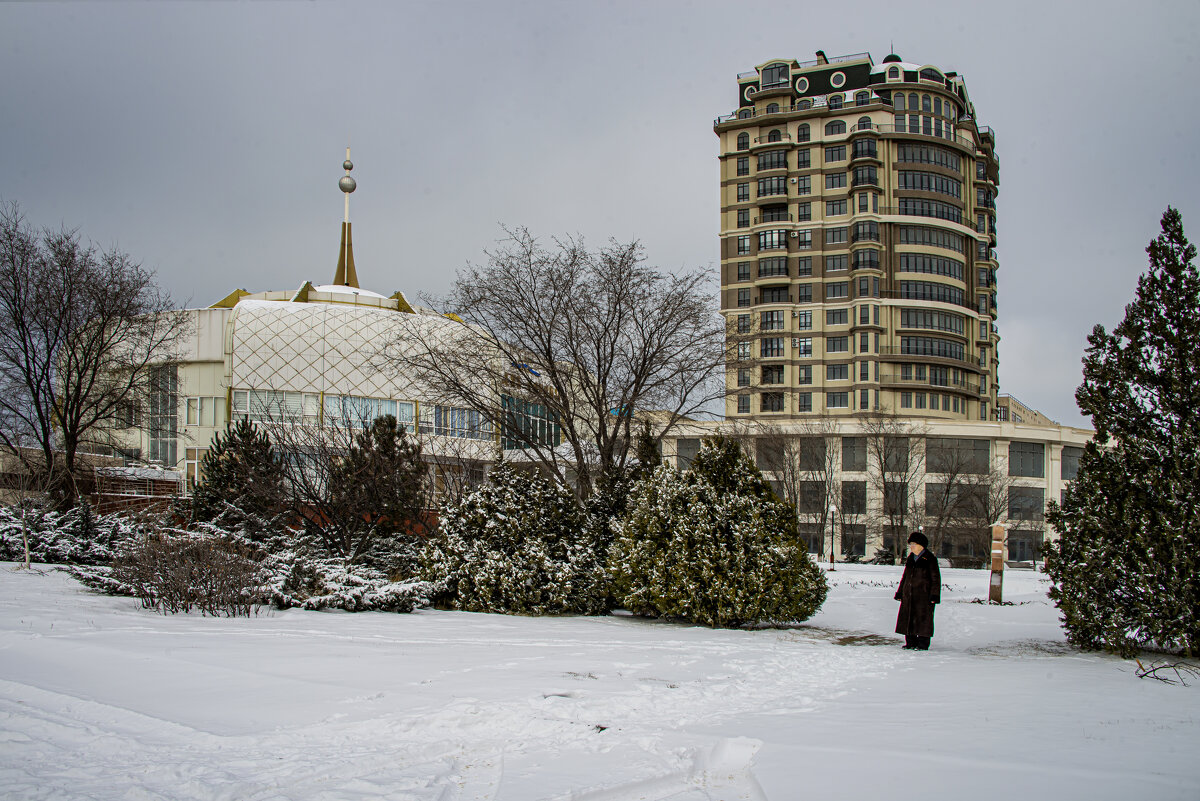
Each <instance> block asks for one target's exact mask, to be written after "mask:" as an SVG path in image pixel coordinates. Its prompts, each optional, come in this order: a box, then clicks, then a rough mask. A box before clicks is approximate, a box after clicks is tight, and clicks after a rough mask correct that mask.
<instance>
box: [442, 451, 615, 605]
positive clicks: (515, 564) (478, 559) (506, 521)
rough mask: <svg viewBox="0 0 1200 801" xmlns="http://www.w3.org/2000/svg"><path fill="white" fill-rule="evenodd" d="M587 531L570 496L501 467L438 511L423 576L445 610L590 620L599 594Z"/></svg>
mask: <svg viewBox="0 0 1200 801" xmlns="http://www.w3.org/2000/svg"><path fill="white" fill-rule="evenodd" d="M593 532H594V529H593V527H591V526H588V525H585V520H584V515H583V514H582V513H581V512H580V509H579V505H578V504H577V503H576V501H575V497H574V495H573V494H572V492H571V491H570V490H568V489H567V488H566V487H563V486H562V485H561V484H558V483H557V482H554V481H551V480H549V479H547V478H545V477H543V476H540V475H537V474H530V473H522V472H518V471H517V470H514V469H513V468H512V467H511V466H510V465H508V464H507V463H504V462H501V463H500V464H499V465H497V466H496V467H495V468H494V469H493V470H492V471H491V473H490V474H489V475H488V481H487V484H485V485H484V486H482V487H480V488H479V489H477V490H476V491H475V492H473V493H471V494H470V495H468V496H467V497H466V499H464V500H463V502H462V503H460V504H457V505H455V506H452V507H450V508H447V509H446V510H444V513H443V515H442V520H441V524H440V526H439V529H438V533H437V536H435V537H434V538H432V539H431V540H430V542H429V543H427V545H426V548H425V551H424V553H423V555H422V561H423V564H424V577H425V578H426V579H427V580H429V581H433V582H435V583H437V584H438V585H439V586H440V587H441V592H440V594H439V595H438V597H437V601H438V602H439V603H440V604H441V605H443V606H447V607H449V608H452V609H464V610H467V611H471V612H499V613H504V614H524V615H556V614H595V613H597V612H602V611H604V609H605V608H606V607H605V606H604V602H605V599H606V597H607V596H606V591H605V590H606V578H605V574H604V570H603V562H602V560H601V558H600V557H599V556H598V552H597V550H596V543H595V542H594V539H593Z"/></svg>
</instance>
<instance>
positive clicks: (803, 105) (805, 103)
mask: <svg viewBox="0 0 1200 801" xmlns="http://www.w3.org/2000/svg"><path fill="white" fill-rule="evenodd" d="M796 108H798V109H800V110H801V111H804V110H805V109H806V108H812V101H811V100H801V101H800V102H799V103H797V104H796Z"/></svg>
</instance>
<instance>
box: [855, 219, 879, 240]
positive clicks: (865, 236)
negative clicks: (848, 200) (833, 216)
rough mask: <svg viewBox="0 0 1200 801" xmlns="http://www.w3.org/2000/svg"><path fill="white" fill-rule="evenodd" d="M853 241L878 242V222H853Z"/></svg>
mask: <svg viewBox="0 0 1200 801" xmlns="http://www.w3.org/2000/svg"><path fill="white" fill-rule="evenodd" d="M852 241H854V242H863V241H867V242H878V241H879V223H877V222H872V221H868V222H860V223H855V224H854V239H853V240H852Z"/></svg>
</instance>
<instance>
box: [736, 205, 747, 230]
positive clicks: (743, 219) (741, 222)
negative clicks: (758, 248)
mask: <svg viewBox="0 0 1200 801" xmlns="http://www.w3.org/2000/svg"><path fill="white" fill-rule="evenodd" d="M737 227H738V228H749V227H750V209H738V212H737Z"/></svg>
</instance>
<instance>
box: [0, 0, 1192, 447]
mask: <svg viewBox="0 0 1200 801" xmlns="http://www.w3.org/2000/svg"><path fill="white" fill-rule="evenodd" d="M1198 29H1200V3H1196V2H1174V3H1155V2H1140V3H1137V4H1130V3H1119V4H1118V3H1112V2H1081V3H1055V2H1047V1H1046V0H1043V2H1037V3H1016V2H997V3H962V2H958V3H953V4H952V3H921V2H914V1H913V0H905V2H900V3H897V2H888V3H878V4H870V3H861V4H853V3H825V4H817V3H811V4H800V3H795V2H788V3H774V2H768V0H757V1H756V2H754V3H749V4H741V5H739V4H736V3H731V2H720V3H718V2H666V1H663V2H648V1H647V0H643V2H586V3H585V2H578V3H576V2H560V3H552V2H469V3H468V2H457V3H402V2H393V3H367V2H360V3H345V4H342V3H322V2H309V3H299V2H269V3H232V2H207V3H133V2H127V3H116V4H109V3H87V4H83V3H49V4H44V3H38V4H20V3H18V4H12V3H4V4H0V76H3V77H2V79H0V143H2V145H3V146H2V148H0V199H3V200H15V201H18V202H19V203H20V204H21V206H22V208H23V209H24V211H25V213H26V216H27V218H28V219H29V220H30V221H31V222H33V223H35V224H38V225H48V226H54V227H57V226H60V225H66V226H69V227H79V228H80V230H81V232H82V234H83V235H84V236H85V237H87V238H90V239H92V240H94V241H96V242H97V243H99V244H100V245H102V246H110V245H116V246H118V247H120V248H121V249H123V250H125V251H127V252H129V253H131V254H132V255H134V256H135V257H136V258H138V259H139V260H141V261H143V262H144V263H145V264H147V265H148V266H150V267H152V268H154V269H156V270H157V271H158V274H159V277H160V281H161V283H162V284H163V285H164V286H165V287H166V288H167V289H169V290H170V291H171V293H172V294H173V295H174V296H176V297H177V298H178V299H179V300H180V301H188V302H189V303H190V305H201V306H202V305H207V304H210V303H212V302H214V301H216V300H218V299H220V298H221V297H223V296H224V295H226V294H227V293H228V292H230V291H231V290H233V289H234V288H237V287H243V288H245V289H248V290H250V291H257V290H263V289H282V288H290V287H297V286H299V285H300V284H301V283H303V282H304V281H305V280H312V281H314V282H317V283H326V282H328V281H330V280H331V279H332V277H333V272H334V268H335V266H336V258H337V242H338V226H339V223H340V221H341V218H342V195H341V193H340V192H339V191H338V189H337V180H338V178H339V177H340V176H341V175H342V171H341V162H342V158H343V155H344V148H345V146H346V144H347V143H349V144H350V145H351V147H352V148H353V154H352V157H353V160H354V163H355V171H354V176H355V178H356V179H357V181H358V191H357V192H355V194H354V195H353V197H352V199H351V218H352V220H353V221H354V223H355V226H354V240H355V241H354V249H355V261H356V264H357V267H358V275H359V278H360V281H361V283H362V285H363V286H364V287H365V288H369V289H374V290H376V291H379V292H383V293H385V294H390V293H391V292H392V291H394V290H396V289H400V290H403V291H404V292H405V293H406V294H407V295H408V296H409V297H416V296H418V295H419V294H421V293H439V292H443V291H445V290H446V288H447V287H448V286H449V284H450V282H451V281H452V280H453V276H454V273H455V271H456V270H457V269H459V268H461V267H462V266H463V265H464V264H465V263H466V262H468V261H478V260H480V259H481V258H482V256H483V250H484V248H486V247H489V246H490V245H492V244H493V243H494V242H495V240H496V239H498V238H499V237H500V235H501V231H500V228H499V226H500V224H507V225H525V226H527V227H529V228H530V230H531V231H532V232H533V233H534V234H535V235H539V236H551V235H554V234H562V233H580V234H583V235H584V236H585V237H586V238H587V239H589V240H591V241H593V242H595V243H598V242H600V241H603V240H605V239H607V238H608V237H615V238H617V239H619V240H628V239H632V238H638V239H640V240H641V241H642V242H643V243H644V244H645V246H646V249H647V251H648V254H649V257H650V259H651V261H653V262H654V263H656V264H658V265H659V266H661V267H663V268H667V269H678V268H681V267H695V266H709V267H712V269H713V270H714V275H715V266H716V264H717V259H718V242H717V224H718V219H717V201H718V198H717V158H716V157H717V139H716V137H715V136H714V134H713V132H712V121H713V118H714V117H716V116H718V115H720V114H723V113H727V112H729V111H731V110H732V109H733V108H734V107H735V106H736V104H737V83H736V75H737V73H738V72H739V71H744V70H748V69H751V68H753V66H754V65H756V64H759V63H761V62H763V61H766V60H768V59H770V58H777V57H778V58H797V59H800V60H806V59H810V58H812V57H813V52H814V51H816V50H818V49H821V50H824V51H825V52H826V53H828V54H829V55H831V56H833V55H842V54H847V53H857V52H863V51H869V52H870V53H871V54H872V55H873V56H874V57H875V60H876V61H877V62H878V61H880V60H882V59H883V57H884V56H886V55H887V54H888V52H889V50H890V48H891V43H892V42H894V43H895V50H896V52H897V53H899V54H900V55H901V56H903V57H904V59H905V60H907V61H915V62H922V63H932V64H935V65H937V66H940V67H941V68H943V69H945V70H955V71H957V72H959V73H960V74H962V75H963V76H964V78H965V80H966V83H967V89H968V91H969V92H970V95H971V98H972V100H973V101H974V102H975V104H976V109H977V111H978V113H979V117H980V121H981V122H982V123H983V124H985V125H990V126H991V127H992V128H994V129H995V130H996V134H997V145H998V151H999V155H1000V177H1001V182H1000V195H999V198H998V207H999V212H998V214H999V216H998V229H999V246H998V248H997V250H998V252H999V256H1000V297H999V309H1000V316H999V320H998V323H999V326H1000V332H1001V336H1002V341H1001V344H1000V358H1001V373H1000V389H1001V391H1002V392H1009V393H1012V394H1013V395H1015V396H1016V397H1018V398H1019V399H1020V400H1022V401H1023V402H1025V403H1027V404H1030V405H1032V406H1034V407H1036V408H1038V409H1041V410H1042V411H1044V412H1046V413H1047V414H1049V415H1050V416H1051V417H1052V418H1054V419H1056V420H1058V421H1060V422H1064V423H1070V424H1076V425H1079V424H1086V420H1085V418H1083V417H1081V416H1080V415H1079V412H1078V410H1077V409H1076V407H1075V403H1074V389H1075V387H1076V385H1077V384H1078V383H1079V378H1080V368H1079V360H1080V357H1081V355H1082V352H1083V348H1084V345H1085V338H1086V336H1087V333H1088V332H1089V331H1090V330H1091V328H1092V326H1093V325H1094V324H1096V323H1103V324H1104V325H1105V326H1108V327H1111V326H1112V325H1113V324H1114V323H1116V322H1117V321H1118V320H1119V319H1120V317H1121V314H1122V311H1123V308H1124V305H1125V303H1127V302H1128V301H1129V300H1130V298H1131V297H1132V292H1133V288H1134V285H1135V282H1136V278H1137V275H1138V274H1139V273H1140V272H1142V271H1143V270H1144V269H1145V266H1146V257H1145V253H1144V248H1145V246H1146V244H1147V242H1148V241H1149V240H1150V239H1151V238H1152V237H1153V236H1154V235H1155V234H1156V233H1157V230H1158V220H1159V217H1160V216H1161V213H1162V211H1163V210H1164V209H1165V208H1166V206H1167V205H1168V204H1170V205H1173V206H1176V207H1177V208H1179V209H1180V210H1181V211H1182V212H1183V215H1184V224H1185V228H1187V227H1188V226H1190V233H1191V236H1192V238H1193V240H1200V203H1198V202H1197V198H1196V187H1197V184H1198V179H1200V169H1198V155H1197V154H1198V151H1200V147H1198V146H1197V131H1198V130H1200V126H1198V123H1200V120H1198V119H1197V117H1198V110H1200V102H1197V101H1198V100H1200V97H1198V93H1197V90H1196V88H1195V86H1196V84H1195V81H1196V78H1197V76H1198V75H1200V64H1198V63H1197V55H1196V52H1197V49H1196V46H1195V42H1194V37H1195V34H1196V31H1197V30H1198Z"/></svg>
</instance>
